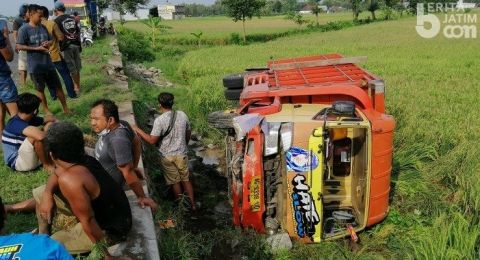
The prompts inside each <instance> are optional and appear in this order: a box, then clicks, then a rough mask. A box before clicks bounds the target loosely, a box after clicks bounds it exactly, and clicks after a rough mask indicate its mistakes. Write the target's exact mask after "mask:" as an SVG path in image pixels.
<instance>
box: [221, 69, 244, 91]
mask: <svg viewBox="0 0 480 260" xmlns="http://www.w3.org/2000/svg"><path fill="white" fill-rule="evenodd" d="M244 76H245V74H244V73H236V74H230V75H227V76H225V77H223V86H224V87H225V88H227V89H243V77H244Z"/></svg>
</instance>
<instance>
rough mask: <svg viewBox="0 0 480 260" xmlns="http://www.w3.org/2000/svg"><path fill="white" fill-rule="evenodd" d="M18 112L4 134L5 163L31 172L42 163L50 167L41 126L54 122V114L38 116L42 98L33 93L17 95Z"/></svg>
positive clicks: (13, 167)
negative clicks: (43, 116) (44, 116)
mask: <svg viewBox="0 0 480 260" xmlns="http://www.w3.org/2000/svg"><path fill="white" fill-rule="evenodd" d="M17 105H18V114H17V115H15V116H14V117H12V118H11V119H10V120H9V121H8V123H7V125H6V126H5V129H4V130H3V133H2V144H3V157H4V160H5V164H7V166H9V167H10V168H12V169H13V170H16V171H22V172H23V171H31V170H34V169H36V168H37V167H39V166H40V165H41V164H42V163H43V166H44V168H46V169H47V170H49V169H50V168H51V167H52V166H51V164H48V163H47V160H46V158H47V157H46V155H45V152H44V149H43V143H42V141H43V138H44V137H45V133H44V131H42V130H41V129H40V128H39V126H41V125H45V128H47V127H48V125H49V123H52V122H55V121H56V119H55V118H54V117H52V116H47V117H46V118H45V119H43V118H41V117H38V116H37V114H38V107H39V105H40V99H39V98H38V97H37V96H35V95H33V94H30V93H23V94H21V95H19V96H18V101H17Z"/></svg>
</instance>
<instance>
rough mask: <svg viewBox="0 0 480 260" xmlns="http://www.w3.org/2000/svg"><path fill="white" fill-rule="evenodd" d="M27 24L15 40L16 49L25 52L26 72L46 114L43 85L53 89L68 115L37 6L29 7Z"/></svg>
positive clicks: (49, 41) (48, 41)
mask: <svg viewBox="0 0 480 260" xmlns="http://www.w3.org/2000/svg"><path fill="white" fill-rule="evenodd" d="M28 11H29V19H30V21H29V23H28V24H24V25H23V26H22V27H21V28H20V30H19V32H18V39H17V49H18V50H24V51H27V63H28V69H27V70H28V72H29V73H30V78H31V79H32V81H33V84H34V85H35V88H36V89H37V93H38V96H39V97H40V99H41V100H42V105H43V108H44V110H45V113H46V114H51V113H50V110H49V109H48V104H47V100H46V98H45V93H44V90H45V85H48V86H49V88H51V89H55V90H56V93H57V95H56V96H57V97H58V99H59V100H60V103H61V104H62V107H63V112H65V113H70V110H69V109H68V107H67V102H66V100H65V94H64V93H63V89H62V83H61V82H60V79H59V78H58V74H57V72H56V70H55V66H54V65H53V63H52V60H51V58H50V54H49V53H48V51H49V48H50V45H51V44H52V42H51V41H52V38H51V36H50V34H48V30H47V28H45V26H43V25H42V23H41V21H42V17H43V10H42V7H41V6H39V5H29V6H28Z"/></svg>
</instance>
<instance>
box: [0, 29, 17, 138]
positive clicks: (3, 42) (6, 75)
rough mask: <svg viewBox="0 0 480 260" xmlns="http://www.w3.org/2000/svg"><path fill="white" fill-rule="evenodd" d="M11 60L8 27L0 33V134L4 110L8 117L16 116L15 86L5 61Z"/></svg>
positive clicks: (3, 125)
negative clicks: (6, 110)
mask: <svg viewBox="0 0 480 260" xmlns="http://www.w3.org/2000/svg"><path fill="white" fill-rule="evenodd" d="M12 60H13V49H12V46H11V45H10V41H9V39H8V27H6V28H3V31H2V32H1V33H0V103H1V104H0V106H2V107H1V112H0V132H1V131H3V129H4V128H5V109H4V106H6V108H7V109H8V113H9V114H10V116H14V115H15V114H17V111H18V109H17V103H16V101H17V97H18V92H17V86H15V83H14V82H13V80H12V77H11V74H12V71H11V70H10V67H9V66H8V64H7V61H12Z"/></svg>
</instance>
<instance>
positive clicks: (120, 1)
mask: <svg viewBox="0 0 480 260" xmlns="http://www.w3.org/2000/svg"><path fill="white" fill-rule="evenodd" d="M149 1H150V0H97V5H98V6H99V8H100V9H104V8H106V7H108V6H111V7H112V8H113V9H114V10H115V11H118V12H119V13H120V14H125V13H126V12H130V13H131V14H135V12H136V11H137V8H138V6H139V5H146V4H147V3H148V2H149Z"/></svg>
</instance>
